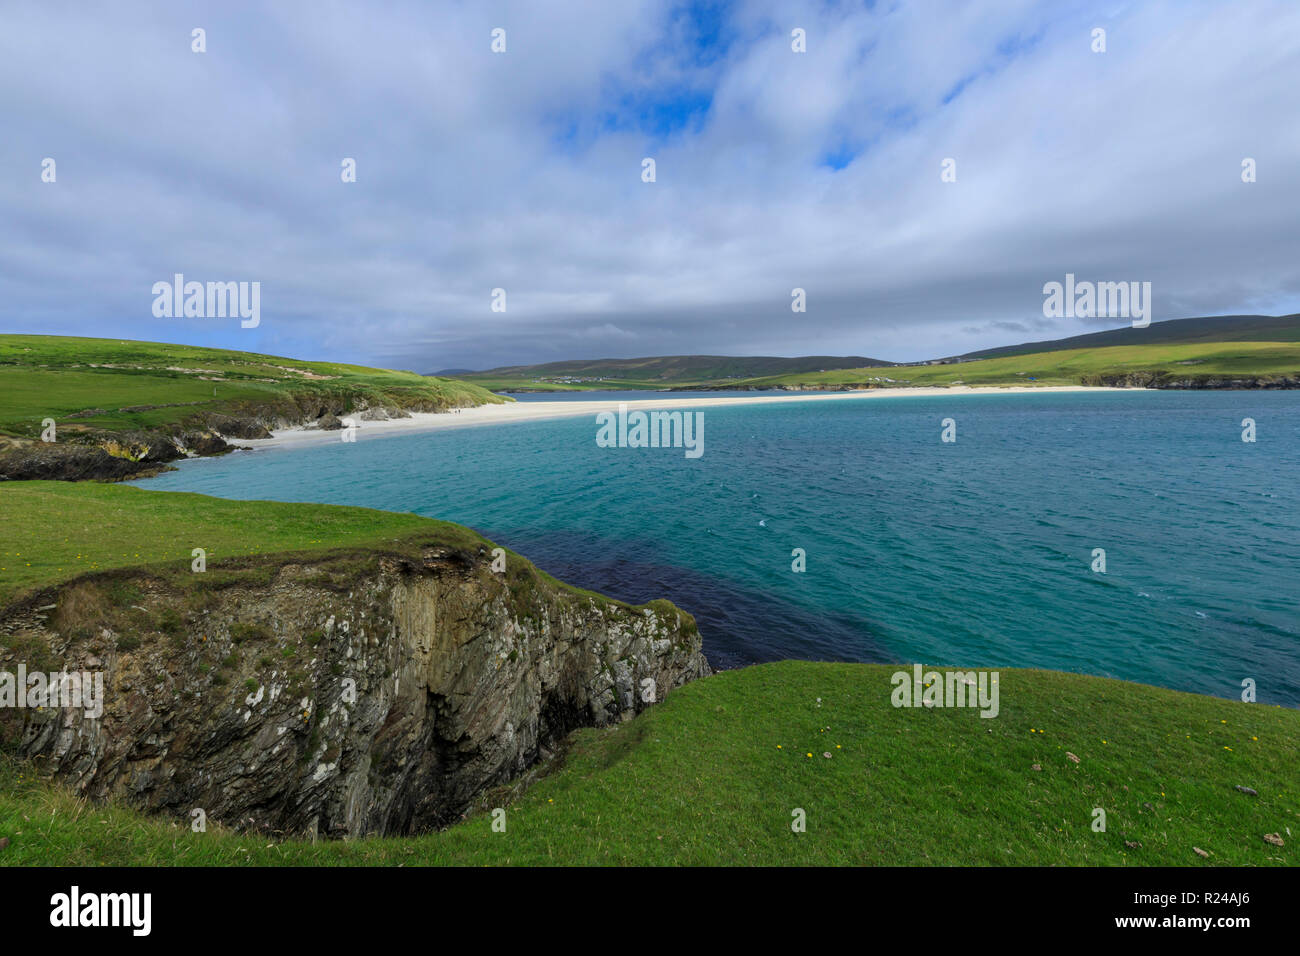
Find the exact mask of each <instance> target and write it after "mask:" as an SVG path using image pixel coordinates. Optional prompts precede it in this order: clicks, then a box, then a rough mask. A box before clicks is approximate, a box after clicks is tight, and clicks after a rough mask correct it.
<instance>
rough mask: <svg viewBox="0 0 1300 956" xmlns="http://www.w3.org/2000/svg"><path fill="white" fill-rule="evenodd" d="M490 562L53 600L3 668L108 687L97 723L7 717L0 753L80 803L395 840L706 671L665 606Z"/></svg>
mask: <svg viewBox="0 0 1300 956" xmlns="http://www.w3.org/2000/svg"><path fill="white" fill-rule="evenodd" d="M491 561H492V557H491V555H490V554H488V553H486V548H478V549H475V548H469V549H466V548H454V547H446V546H443V545H438V544H432V543H429V544H421V545H419V546H418V547H414V548H410V547H406V548H401V549H395V550H394V551H392V552H388V551H384V552H377V551H365V552H359V553H353V554H334V555H330V556H325V557H319V558H315V559H313V558H310V557H302V558H286V557H280V558H278V559H267V558H261V559H256V560H253V559H248V560H246V561H243V562H235V563H232V564H225V565H223V567H222V569H221V570H216V569H209V570H208V571H207V572H206V573H202V574H200V573H189V572H179V571H172V572H158V571H153V572H145V571H140V572H113V573H106V574H102V575H98V576H91V577H83V578H80V579H78V580H77V581H74V582H72V583H70V584H67V585H63V586H60V587H58V588H53V589H47V590H45V591H43V592H41V593H38V594H35V595H32V596H30V597H29V598H27V599H26V600H25V601H23V602H22V603H21V604H16V605H12V606H10V607H9V608H7V609H6V610H5V611H4V612H2V613H0V635H2V636H4V637H5V638H6V640H5V641H3V642H0V670H8V671H11V672H12V671H14V669H15V667H16V665H17V664H18V663H25V664H26V667H27V669H28V670H29V671H31V670H34V669H38V668H40V667H42V666H44V667H45V668H46V669H48V670H66V671H86V672H102V674H103V682H104V698H105V699H104V702H103V713H102V716H100V717H99V718H98V719H95V718H91V717H89V716H87V715H86V713H85V712H84V711H83V710H81V709H74V708H57V709H45V710H40V711H38V710H31V709H24V710H17V709H4V710H0V742H2V743H3V745H4V746H5V749H7V750H9V751H11V752H12V751H17V752H18V753H19V754H20V755H22V756H24V757H27V758H31V759H32V760H33V761H34V763H35V766H36V767H37V769H38V772H39V773H41V774H43V775H48V776H49V777H52V778H55V779H57V780H60V781H62V782H63V783H65V784H66V785H68V786H70V787H71V788H72V789H73V790H74V791H75V792H77V793H79V794H82V795H84V796H86V797H89V798H91V799H93V800H100V799H104V798H109V797H113V798H116V799H119V800H123V801H125V802H126V803H128V804H130V805H133V806H135V807H138V808H141V809H144V810H148V811H153V812H158V813H165V814H171V815H174V816H177V817H180V818H183V819H185V820H187V821H188V820H189V819H190V818H191V816H192V814H193V812H194V811H196V810H201V811H202V812H203V814H204V815H205V817H206V819H207V820H209V821H213V820H218V821H221V822H222V823H223V824H226V825H228V826H231V827H234V828H237V829H240V830H251V831H256V832H263V833H274V834H288V833H294V834H313V835H315V834H320V835H322V836H360V835H363V834H405V833H412V832H419V831H423V830H427V829H430V828H436V827H439V826H442V825H445V824H447V823H449V822H451V821H453V820H455V819H457V818H458V817H459V816H460V815H461V814H462V813H463V812H464V811H465V810H466V809H467V808H468V807H470V806H471V804H472V803H473V801H474V800H475V798H476V796H477V795H479V794H481V793H482V792H483V791H484V789H485V788H488V787H491V786H493V785H496V784H501V783H504V782H506V781H509V780H510V779H512V778H514V777H516V776H517V775H519V774H520V773H521V772H523V771H524V770H526V769H527V768H529V767H530V766H531V765H533V764H534V763H535V762H537V761H538V760H539V759H540V758H542V757H544V756H546V754H547V752H548V751H549V750H550V749H553V748H555V747H556V746H557V745H558V744H559V743H560V742H561V741H562V740H563V738H564V737H565V736H566V735H567V734H569V732H571V731H572V730H574V729H576V728H579V727H584V726H600V725H605V724H610V723H613V722H616V721H620V720H624V719H627V718H629V717H631V716H632V715H634V714H636V713H637V712H639V711H641V710H643V709H644V708H646V707H648V706H651V705H652V703H653V702H654V701H656V700H658V699H661V698H662V697H663V696H664V695H665V694H666V693H668V692H669V691H670V690H671V689H672V688H674V687H677V686H679V685H681V684H682V683H684V682H686V681H688V680H691V679H693V678H696V677H700V676H703V675H705V674H707V673H708V665H707V663H706V662H705V659H704V657H703V654H702V653H701V639H700V635H699V632H698V630H697V628H696V626H695V622H694V620H693V619H692V618H691V617H690V615H688V614H685V613H684V612H681V611H679V610H677V609H676V608H675V607H673V606H672V605H671V604H668V603H667V602H654V603H653V604H651V605H648V606H645V607H640V608H634V607H629V606H627V605H624V604H620V603H618V602H614V601H608V600H605V599H603V598H600V597H598V596H596V595H591V594H588V593H585V592H579V591H575V590H572V589H569V588H567V587H565V586H564V585H561V584H559V583H557V582H555V581H553V580H552V579H550V578H548V577H546V576H545V575H543V574H541V573H540V572H538V571H537V570H536V569H535V568H533V567H532V566H531V565H530V564H528V563H527V562H526V561H524V560H523V559H519V558H513V557H512V558H511V559H510V561H509V567H508V570H507V571H506V572H505V573H494V572H493V571H492V570H491ZM34 648H35V649H39V654H38V653H37V652H36V651H34V650H33V649H34ZM38 656H43V658H44V659H43V660H36V659H34V658H36V657H38Z"/></svg>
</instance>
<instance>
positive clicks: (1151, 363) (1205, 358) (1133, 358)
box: [733, 342, 1300, 387]
mask: <svg viewBox="0 0 1300 956" xmlns="http://www.w3.org/2000/svg"><path fill="white" fill-rule="evenodd" d="M1151 371H1165V372H1168V373H1170V374H1172V375H1174V376H1177V377H1184V376H1186V377H1207V376H1215V377H1218V376H1252V375H1287V374H1289V375H1295V374H1298V373H1300V342H1216V343H1209V344H1205V343H1201V344H1190V345H1164V344H1162V345H1126V346H1111V347H1107V348H1094V349H1070V350H1067V351H1061V352H1034V353H1031V354H1028V355H1010V356H1004V357H999V358H991V359H980V360H978V361H974V362H963V363H961V364H958V365H921V366H903V367H896V368H887V369H881V368H863V369H840V370H838V371H833V372H814V373H804V374H798V375H779V376H774V377H771V378H762V379H749V380H746V381H744V382H736V383H733V384H734V385H741V386H761V385H793V384H804V385H807V384H819V385H832V384H841V383H864V382H872V381H873V380H874V381H878V382H879V384H885V383H884V382H883V381H882V380H883V379H885V378H890V379H893V380H894V382H893V386H894V387H899V386H906V385H912V386H924V385H953V384H956V383H959V382H960V383H962V384H965V385H1078V384H1080V382H1081V381H1083V379H1084V378H1085V377H1087V376H1098V375H1125V374H1128V373H1132V372H1151ZM1031 378H1032V379H1036V380H1037V381H1030V379H1031Z"/></svg>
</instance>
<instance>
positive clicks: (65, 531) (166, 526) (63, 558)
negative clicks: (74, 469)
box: [0, 481, 623, 639]
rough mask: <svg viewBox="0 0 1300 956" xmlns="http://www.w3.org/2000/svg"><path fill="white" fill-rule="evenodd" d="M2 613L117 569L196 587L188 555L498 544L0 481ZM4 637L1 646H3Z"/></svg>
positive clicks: (450, 528)
mask: <svg viewBox="0 0 1300 956" xmlns="http://www.w3.org/2000/svg"><path fill="white" fill-rule="evenodd" d="M0 527H3V528H4V537H3V539H0V607H3V606H4V605H6V604H7V603H9V602H11V601H13V600H15V599H16V598H19V597H21V596H23V595H25V594H27V593H29V592H31V591H33V590H35V589H39V588H43V587H48V586H50V585H55V584H60V583H64V582H67V581H71V580H73V579H74V578H78V577H81V576H82V575H88V574H98V573H100V572H105V571H112V570H114V569H121V568H137V567H139V568H148V569H150V570H152V571H157V572H159V573H164V574H172V575H173V576H174V575H175V573H176V572H180V574H179V577H180V579H181V580H193V579H195V578H197V577H198V576H197V575H193V574H191V572H190V563H191V561H192V560H193V557H192V554H191V552H192V550H193V549H194V548H203V549H204V551H205V552H206V561H207V568H208V571H209V572H217V571H220V570H221V568H222V566H223V564H224V563H232V562H233V564H235V565H237V566H238V567H239V568H241V569H246V568H248V567H249V560H248V559H257V558H265V559H274V558H276V557H278V556H288V555H302V554H318V555H322V556H323V555H327V554H332V555H338V554H339V553H340V552H349V553H352V554H354V555H360V554H362V553H364V552H366V551H368V550H382V551H388V552H393V553H399V554H418V553H419V549H421V548H423V547H424V546H426V545H429V544H436V545H439V546H443V547H451V548H459V549H462V550H466V551H476V550H478V549H479V548H480V547H486V548H488V549H491V548H493V547H496V545H495V544H493V542H491V541H489V540H488V539H486V538H484V537H483V536H482V535H480V534H478V533H477V532H475V531H473V530H472V529H470V528H466V527H464V526H463V525H458V524H453V523H452V522H450V521H438V520H436V519H433V518H425V517H422V516H420V515H416V514H409V513H399V512H394V511H375V510H372V509H370V508H354V507H349V506H344V505H320V504H299V503H294V502H281V501H231V500H227V499H224V498H211V497H208V496H207V495H197V494H190V493H187V492H174V491H149V490H146V489H143V488H136V487H133V486H131V485H115V484H114V485H109V484H99V483H95V482H76V483H72V482H63V481H5V482H0ZM504 550H505V552H506V554H507V555H509V556H510V560H509V561H508V564H507V566H508V567H509V569H510V577H511V579H512V580H514V579H515V577H516V575H522V576H525V577H532V576H536V577H539V578H541V579H543V580H545V581H548V582H550V583H551V584H553V585H555V586H557V587H561V588H563V589H565V590H566V591H569V592H571V593H574V594H580V595H583V596H585V597H590V598H593V599H595V600H598V601H600V602H603V603H610V604H623V602H621V601H614V600H612V599H610V598H606V597H604V596H603V595H599V594H596V593H594V592H592V591H586V590H584V589H581V588H575V587H572V586H570V585H568V584H565V583H563V582H561V581H557V580H555V579H554V578H552V577H551V576H550V575H548V574H546V573H545V572H544V571H541V570H539V569H537V568H535V567H534V566H533V565H532V563H531V562H529V561H528V560H527V559H525V558H523V557H522V556H520V555H518V554H516V553H515V552H513V551H511V550H510V549H509V548H505V549H504ZM2 637H3V636H2V635H0V639H2Z"/></svg>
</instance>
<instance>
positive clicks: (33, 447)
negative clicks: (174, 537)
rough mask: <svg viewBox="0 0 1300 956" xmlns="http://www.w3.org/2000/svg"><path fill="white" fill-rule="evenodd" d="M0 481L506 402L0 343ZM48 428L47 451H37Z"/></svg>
mask: <svg viewBox="0 0 1300 956" xmlns="http://www.w3.org/2000/svg"><path fill="white" fill-rule="evenodd" d="M0 395H3V400H0V477H11V478H63V479H75V478H107V479H120V478H126V477H133V476H137V475H140V474H146V473H148V472H149V471H151V470H152V471H157V470H159V469H160V468H163V467H165V466H166V463H167V462H168V461H173V460H175V459H177V458H181V457H184V456H185V455H210V454H221V453H222V452H224V451H228V450H229V448H230V446H229V445H228V444H227V439H230V438H235V439H239V438H261V437H267V436H268V435H269V434H270V429H271V428H273V427H283V426H285V425H293V424H304V423H317V424H319V425H320V426H321V427H326V428H337V427H340V425H339V422H338V417H339V416H341V415H345V414H348V413H352V412H359V413H363V414H366V413H370V414H376V415H379V416H381V417H385V416H388V415H398V416H400V415H405V414H407V413H408V412H410V411H422V412H431V411H445V410H447V409H450V408H460V407H469V406H473V405H481V404H483V403H485V402H494V403H495V402H501V401H504V399H502V398H501V397H500V396H497V395H493V394H492V393H491V392H489V391H487V390H486V389H484V388H482V387H480V386H477V385H471V384H468V383H466V382H458V381H453V380H450V379H439V378H430V377H427V376H423V375H417V374H415V373H414V372H398V371H390V370H387V369H374V368H364V367H362V366H358V365H343V364H339V363H333V362H303V361H298V360H296V359H286V358H279V357H276V356H271V355H259V354H255V353H251V352H235V351H229V350H226V349H209V348H198V347H194V346H185V345H166V344H160V343H153V342H131V341H122V340H119V339H87V338H68V337H63V336H49V335H0ZM49 420H53V422H54V426H55V439H56V440H55V441H54V442H52V443H47V442H44V441H41V438H42V435H43V432H45V429H46V423H47V422H48V421H49Z"/></svg>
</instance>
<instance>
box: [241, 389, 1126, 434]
mask: <svg viewBox="0 0 1300 956" xmlns="http://www.w3.org/2000/svg"><path fill="white" fill-rule="evenodd" d="M1117 391H1120V392H1129V391H1142V390H1141V389H1121V388H1100V387H1092V386H1085V385H1043V386H1019V385H1008V386H987V387H973V386H969V385H953V386H950V387H921V388H878V389H868V390H866V391H860V392H773V393H771V394H763V395H749V396H726V397H717V396H712V397H711V396H710V395H709V394H708V393H707V392H702V393H700V396H699V397H698V398H694V397H692V398H679V397H674V398H644V399H633V400H624V401H623V402H622V403H621V404H626V405H627V408H628V411H629V412H631V411H636V410H638V409H640V410H642V411H650V410H652V409H653V410H656V411H673V410H676V409H686V408H690V409H700V408H720V407H723V406H726V405H764V404H772V403H776V402H825V401H843V400H845V399H862V400H865V401H881V400H887V399H890V398H907V397H911V396H918V395H1007V394H1023V393H1029V392H1117ZM649 394H653V393H649ZM619 405H620V401H619V400H618V399H610V400H608V401H604V400H601V399H593V400H590V401H558V402H547V401H540V402H506V403H504V404H501V405H479V406H478V407H476V408H463V409H461V410H460V411H458V412H416V413H414V414H412V416H411V417H410V418H397V419H392V420H389V421H361V422H358V423H357V430H356V440H357V441H367V440H369V439H372V438H384V437H392V436H394V435H409V434H412V433H415V432H425V431H434V430H436V429H441V428H468V427H471V426H474V425H508V424H512V423H515V422H531V421H541V420H545V419H554V418H581V417H584V416H588V417H591V418H593V419H594V418H595V416H596V414H597V413H599V412H603V411H613V412H617V411H618V407H619ZM339 440H340V432H338V431H321V430H320V429H318V428H287V429H284V430H282V431H278V432H275V433H274V434H273V436H272V437H271V438H260V439H237V440H235V441H234V444H237V445H239V446H241V447H248V448H273V447H285V446H293V447H301V446H304V445H310V444H320V443H323V442H332V441H339Z"/></svg>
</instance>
